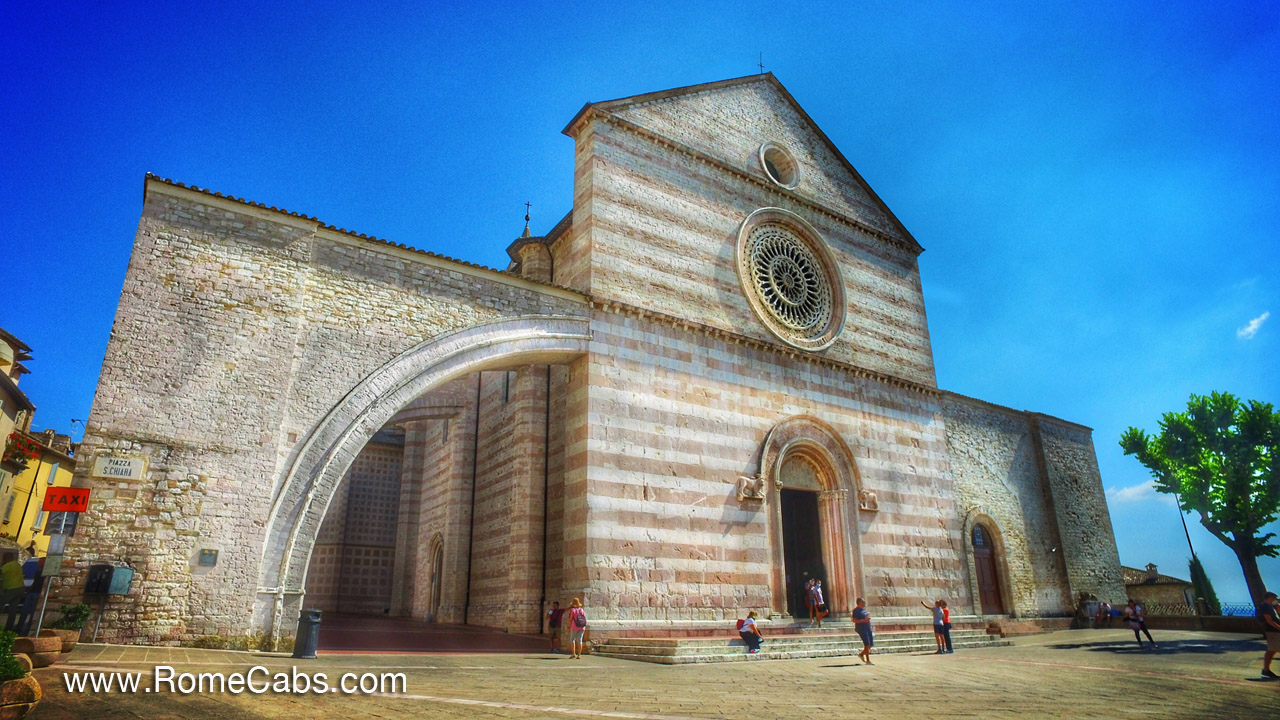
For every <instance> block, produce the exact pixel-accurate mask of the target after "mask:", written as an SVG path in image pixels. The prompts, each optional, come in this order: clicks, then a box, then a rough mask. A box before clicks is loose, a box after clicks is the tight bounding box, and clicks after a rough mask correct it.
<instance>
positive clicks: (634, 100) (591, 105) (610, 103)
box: [561, 72, 924, 252]
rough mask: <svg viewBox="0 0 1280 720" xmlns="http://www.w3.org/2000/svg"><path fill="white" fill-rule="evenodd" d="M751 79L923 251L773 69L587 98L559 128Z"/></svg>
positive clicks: (572, 129) (571, 129)
mask: <svg viewBox="0 0 1280 720" xmlns="http://www.w3.org/2000/svg"><path fill="white" fill-rule="evenodd" d="M750 83H768V84H770V85H772V86H773V87H774V88H775V89H776V90H777V91H778V93H779V95H781V97H782V98H783V99H784V100H786V101H787V103H788V104H790V106H791V107H792V109H794V110H795V112H796V114H798V115H799V116H800V117H801V118H802V119H803V120H804V121H805V122H806V123H808V125H809V127H810V129H812V130H813V132H814V134H816V135H817V136H818V138H819V139H820V140H821V141H822V142H823V144H824V145H825V146H826V147H827V149H828V150H830V151H831V153H832V155H834V156H835V158H836V159H837V160H838V161H839V162H840V164H841V165H843V167H844V168H845V169H846V170H848V172H849V174H850V175H851V176H852V177H853V179H854V181H855V182H856V183H858V185H859V187H860V188H861V189H862V190H863V192H865V193H866V194H867V195H868V197H870V198H871V199H872V201H873V202H874V203H875V204H876V206H877V208H878V209H879V210H880V211H881V212H883V213H884V215H885V217H886V218H888V220H889V222H890V223H892V224H893V227H894V228H896V229H897V230H898V231H899V232H901V233H902V236H903V238H905V239H906V240H907V241H908V242H909V243H910V244H911V245H913V246H914V247H915V248H916V251H917V252H923V251H924V248H923V247H922V246H921V245H920V243H919V242H918V241H917V240H916V239H915V236H913V235H912V234H911V231H909V230H907V228H906V226H905V225H903V224H902V221H901V220H899V219H898V216H897V215H895V214H894V213H893V211H892V210H890V209H889V206H888V205H887V204H885V202H884V200H882V199H881V198H880V196H879V195H878V194H876V191H875V190H873V189H872V188H871V185H870V184H869V183H867V181H866V180H865V179H863V177H862V174H861V173H859V172H858V170H857V168H855V167H854V166H853V163H851V162H849V159H848V158H846V157H845V156H844V153H842V152H840V148H838V147H836V144H835V143H834V142H832V141H831V138H829V137H827V134H826V133H825V132H823V131H822V128H821V127H819V126H818V124H817V123H816V122H814V121H813V118H811V117H809V113H807V112H805V109H804V108H803V107H801V106H800V103H798V102H796V99H795V97H794V96H793V95H792V94H791V92H790V91H788V90H787V88H786V87H785V86H784V85H783V84H782V82H781V81H779V80H778V78H776V77H774V74H773V73H772V72H766V73H759V74H756V75H746V76H744V77H738V78H731V79H728V80H717V81H715V82H708V83H699V84H697V85H686V86H684V87H678V88H671V89H669V90H659V91H657V92H650V93H643V94H640V95H629V96H627V97H622V98H617V99H614V100H603V101H599V102H588V103H586V104H585V105H583V106H582V109H581V110H579V111H578V112H577V114H576V115H574V116H573V119H572V120H570V121H569V124H568V125H566V126H565V127H564V130H562V131H561V132H563V133H564V134H565V135H568V136H570V137H573V133H574V132H575V127H576V126H577V125H578V124H579V123H580V122H581V121H582V120H583V118H585V117H586V116H587V114H588V113H590V112H591V111H593V110H594V111H597V112H607V113H614V112H617V111H619V110H623V109H625V108H627V107H630V106H632V105H639V104H642V103H648V102H653V101H655V100H666V99H670V98H675V97H680V96H682V95H692V94H694V93H701V92H707V91H711V90H721V89H724V88H730V87H735V86H738V85H747V84H750Z"/></svg>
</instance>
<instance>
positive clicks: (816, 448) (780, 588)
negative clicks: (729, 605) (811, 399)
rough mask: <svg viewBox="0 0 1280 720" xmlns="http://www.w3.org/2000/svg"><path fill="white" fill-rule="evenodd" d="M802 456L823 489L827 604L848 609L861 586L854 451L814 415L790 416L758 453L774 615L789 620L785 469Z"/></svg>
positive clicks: (858, 481)
mask: <svg viewBox="0 0 1280 720" xmlns="http://www.w3.org/2000/svg"><path fill="white" fill-rule="evenodd" d="M792 457H801V458H804V459H805V460H807V461H809V463H810V464H811V465H812V466H813V467H814V468H815V469H816V470H817V476H818V480H819V482H820V483H821V485H822V490H821V492H819V494H818V497H819V506H818V507H819V513H820V515H821V522H822V545H823V561H824V564H825V565H826V567H827V572H828V578H829V579H828V584H829V587H828V595H829V597H828V598H827V602H828V605H829V606H830V608H831V610H832V612H833V613H834V612H843V611H847V610H849V609H850V608H851V607H852V605H853V598H854V597H855V596H856V593H857V586H858V585H861V583H862V552H861V548H860V543H859V534H858V527H857V521H858V508H857V498H858V493H859V488H860V487H861V479H860V477H859V474H858V464H857V462H856V461H855V460H854V455H853V451H852V450H850V449H849V445H848V444H847V443H846V442H845V441H844V439H843V438H842V437H840V434H839V433H838V432H836V430H835V428H833V427H831V426H830V425H828V424H827V423H825V422H823V421H821V420H819V419H818V418H816V417H814V416H812V415H796V416H793V417H789V418H787V419H785V420H783V421H781V422H779V423H778V424H777V425H775V426H774V427H773V429H772V430H770V431H769V434H768V435H767V436H766V437H765V440H764V444H763V446H762V447H761V449H760V471H759V477H760V478H762V479H763V480H764V482H765V490H766V493H767V500H766V503H767V504H768V505H769V550H770V556H771V563H770V573H769V594H770V603H771V606H770V613H771V614H776V615H785V614H786V612H787V608H786V598H787V591H786V568H785V561H784V558H783V546H782V478H781V471H782V465H783V463H784V462H786V461H787V460H788V459H789V458H792Z"/></svg>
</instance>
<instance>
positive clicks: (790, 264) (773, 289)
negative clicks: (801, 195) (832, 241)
mask: <svg viewBox="0 0 1280 720" xmlns="http://www.w3.org/2000/svg"><path fill="white" fill-rule="evenodd" d="M753 221H754V222H753ZM796 221H798V222H796ZM738 259H739V268H738V270H739V276H740V278H741V279H742V283H743V285H744V288H743V289H744V290H745V291H746V293H747V298H748V300H749V301H750V303H751V305H752V308H753V309H754V310H755V311H756V314H757V315H758V316H759V317H760V319H761V320H762V321H763V322H764V324H765V325H766V326H767V327H768V328H769V330H770V331H772V332H773V333H774V334H775V335H777V336H778V337H779V338H781V339H782V340H784V341H786V342H787V343H788V344H790V345H793V346H795V347H799V348H803V349H805V350H821V349H823V348H826V347H828V346H830V345H831V343H832V342H834V341H835V337H836V335H838V334H839V332H840V328H841V327H842V326H843V324H844V313H843V310H844V307H843V306H844V299H843V298H844V292H843V284H842V283H841V282H840V280H839V275H838V274H837V272H836V270H835V262H834V259H833V258H831V256H830V252H829V251H828V250H827V249H826V246H825V245H824V244H822V240H821V239H820V238H818V237H817V233H816V232H814V231H813V229H812V228H811V227H809V226H808V223H805V222H804V221H803V220H800V218H798V217H794V216H793V215H792V213H788V212H787V211H785V210H780V209H777V208H767V209H765V210H759V211H756V212H755V213H752V215H751V217H750V218H748V219H747V222H745V223H744V224H743V228H742V232H741V233H740V235H739V247H738Z"/></svg>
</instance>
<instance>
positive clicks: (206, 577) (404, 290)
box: [59, 179, 584, 643]
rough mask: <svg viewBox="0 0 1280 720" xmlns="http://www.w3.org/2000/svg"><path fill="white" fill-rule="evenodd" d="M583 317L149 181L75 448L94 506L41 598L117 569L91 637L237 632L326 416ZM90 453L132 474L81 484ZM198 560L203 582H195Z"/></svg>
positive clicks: (287, 219)
mask: <svg viewBox="0 0 1280 720" xmlns="http://www.w3.org/2000/svg"><path fill="white" fill-rule="evenodd" d="M583 312H584V308H583V306H582V303H581V301H580V300H578V299H573V298H572V297H570V296H569V295H567V294H565V293H557V292H555V291H551V290H541V289H538V288H537V287H536V286H534V285H530V284H528V283H524V282H521V281H517V280H515V279H508V278H505V277H502V276H501V275H499V274H498V273H496V272H491V271H484V270H477V269H473V268H468V267H465V266H463V265H461V264H456V263H450V262H446V261H442V260H437V259H433V258H428V257H426V256H424V255H421V254H418V253H415V252H412V251H409V250H402V249H399V248H396V247H393V246H390V245H387V244H383V243H380V242H376V241H371V240H366V239H361V238H356V237H354V236H350V235H347V234H344V233H340V232H337V231H334V230H329V229H325V228H323V227H322V226H320V224H319V223H318V222H316V221H314V220H310V219H304V218H299V217H293V216H289V215H286V214H283V213H280V212H275V211H270V210H265V209H260V208H256V207H253V206H250V205H247V204H244V203H239V202H236V201H232V200H227V199H224V198H215V197H213V196H212V195H208V194H204V193H200V192H197V191H193V190H189V189H185V188H180V187H175V186H173V185H170V184H167V183H164V182H161V181H158V180H153V179H149V180H148V183H147V191H146V194H145V201H144V207H143V214H142V219H141V222H140V224H139V228H138V234H137V237H136V240H135V244H134V251H133V255H132V257H131V259H130V264H129V269H128V272H127V273H126V277H125V284H124V289H123V292H122V294H121V299H120V304H119V307H118V309H117V314H116V322H115V325H114V328H113V332H112V337H111V340H110V342H109V343H108V347H107V352H106V358H105V360H104V363H103V368H102V374H101V376H100V380H99V386H98V391H97V394H96V396H95V400H94V407H93V411H92V413H91V415H90V419H89V421H88V429H87V432H86V436H85V442H84V444H83V445H82V447H81V454H82V455H83V456H84V457H86V458H89V459H90V461H89V462H86V463H84V466H83V468H82V469H79V470H78V471H77V480H76V482H77V484H79V485H89V486H92V487H93V488H94V494H93V500H92V501H91V505H90V512H89V513H87V514H86V517H85V519H84V520H83V521H82V523H81V526H80V530H79V533H78V534H77V536H76V537H75V538H74V539H73V541H72V543H71V545H70V547H69V555H70V556H71V557H72V558H74V559H75V560H76V561H77V566H76V569H75V570H74V571H73V572H71V573H68V578H67V581H66V582H63V583H60V584H59V587H60V588H61V589H60V590H59V592H61V593H63V594H64V595H65V596H66V597H67V598H68V599H71V598H74V597H76V595H77V590H78V588H79V587H82V586H83V573H84V572H85V571H86V567H87V564H88V563H89V562H93V561H99V560H106V561H119V560H124V559H129V560H131V561H133V562H134V563H135V565H136V566H137V568H138V571H139V572H138V575H137V577H136V579H135V583H134V592H133V593H132V594H131V595H130V596H128V597H127V598H122V599H120V600H117V601H114V602H113V603H112V605H111V607H110V610H109V613H108V615H107V616H106V617H104V623H103V626H104V631H103V635H102V636H103V637H104V638H106V639H108V640H109V641H145V642H152V643H175V642H178V641H180V640H182V639H183V638H190V637H192V636H196V635H205V634H221V635H234V634H240V633H245V632H249V631H250V629H251V627H252V623H251V618H252V616H253V607H254V604H255V598H256V597H257V593H256V591H257V590H258V588H257V583H258V576H259V563H260V562H261V558H262V550H261V549H262V547H263V543H264V532H263V529H264V526H265V524H266V522H267V519H268V513H269V511H270V509H271V503H272V499H273V497H274V496H275V493H276V492H278V491H279V488H280V484H281V483H282V482H283V478H284V473H285V470H286V469H287V468H288V465H289V462H290V460H291V459H292V457H293V455H294V453H296V452H297V451H298V450H299V442H300V441H301V440H304V439H305V438H306V436H307V433H308V431H309V430H310V429H311V428H312V427H313V426H314V425H315V424H316V423H317V422H318V421H319V420H320V418H322V417H323V416H324V414H325V413H326V412H328V410H329V409H330V408H332V407H333V406H334V404H335V403H336V402H337V401H338V400H339V399H340V398H342V397H343V396H344V395H345V394H346V393H348V392H349V391H350V389H351V388H352V387H354V386H355V384H356V383H358V382H359V381H360V380H361V379H363V378H364V377H366V376H368V375H369V374H370V373H371V372H372V371H373V370H375V369H376V368H378V367H380V366H382V365H383V364H385V363H387V362H388V361H389V360H391V359H392V358H394V357H396V356H397V355H399V354H400V353H402V352H404V351H406V350H408V349H410V348H412V347H414V346H415V345H417V344H419V343H421V342H423V341H424V340H425V339H427V338H434V337H437V336H439V335H441V334H443V333H446V332H449V331H451V330H455V329H460V328H464V327H470V326H474V325H476V324H477V323H481V322H484V321H488V320H495V319H499V318H509V317H516V316H521V315H530V314H568V315H581V314H582V313H583ZM102 454H120V455H124V454H131V455H140V456H144V457H146V458H148V460H149V469H148V472H147V474H146V476H145V477H144V478H143V479H142V480H140V481H124V482H120V481H105V480H98V479H94V478H90V477H89V469H90V468H91V467H92V465H93V462H92V458H93V457H95V456H97V455H102ZM317 524H318V521H317ZM316 529H317V528H315V527H312V528H309V529H308V530H307V532H312V533H313V532H315V530H316ZM204 548H211V549H218V550H220V551H221V552H220V554H219V560H218V565H217V566H216V567H213V568H199V567H197V566H195V562H194V561H195V558H196V557H197V556H198V554H199V550H201V549H204Z"/></svg>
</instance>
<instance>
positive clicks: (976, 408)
mask: <svg viewBox="0 0 1280 720" xmlns="http://www.w3.org/2000/svg"><path fill="white" fill-rule="evenodd" d="M943 407H944V412H945V416H946V427H947V452H948V453H949V455H950V456H951V474H952V477H953V479H954V482H955V489H956V502H957V505H958V509H959V512H960V514H961V516H962V517H970V516H974V517H976V516H980V515H981V516H986V517H988V518H990V521H992V522H993V523H994V525H995V527H994V528H991V529H993V530H994V531H995V532H997V533H999V537H1000V539H1001V540H1002V541H1003V542H1002V543H1001V544H1002V547H1001V548H1000V549H1001V550H1002V551H1003V552H1002V553H998V554H997V558H996V562H997V571H998V572H1000V573H1003V574H1004V577H1005V580H1006V581H1007V588H1006V590H1007V591H1008V593H1009V597H1007V598H1005V605H1006V607H1005V610H1006V612H1008V613H1009V614H1012V615H1016V616H1023V617H1039V616H1056V615H1063V614H1069V613H1070V611H1071V604H1070V603H1069V598H1070V594H1069V592H1068V588H1067V584H1066V577H1065V574H1064V572H1065V571H1064V568H1063V565H1062V556H1061V554H1059V553H1058V552H1056V551H1054V550H1053V548H1055V547H1057V546H1058V544H1059V543H1058V541H1057V539H1056V538H1057V526H1056V521H1055V519H1054V517H1053V514H1052V513H1051V511H1050V506H1049V497H1048V494H1047V492H1046V488H1045V482H1044V478H1043V477H1042V475H1041V472H1040V461H1039V458H1038V457H1037V455H1038V450H1037V448H1036V444H1035V439H1034V437H1033V433H1032V428H1031V420H1030V418H1029V417H1028V416H1027V414H1026V413H1022V412H1017V411H1014V410H1008V409H1006V408H1000V407H997V406H994V405H990V404H988V403H983V402H978V401H973V400H969V399H968V398H962V397H959V396H956V395H948V396H946V400H945V402H944V404H943ZM968 551H969V552H972V549H971V548H968ZM968 560H969V562H970V563H971V562H972V558H968ZM969 572H970V573H972V572H973V570H972V567H971V565H970V569H969ZM975 582H976V581H975Z"/></svg>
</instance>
